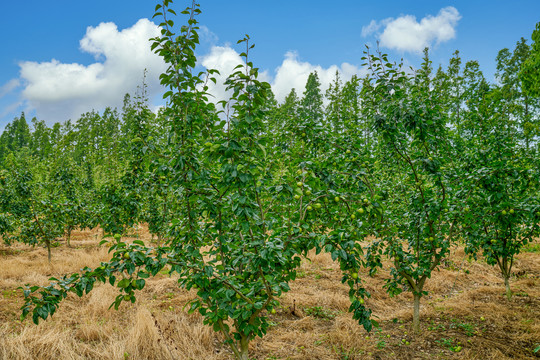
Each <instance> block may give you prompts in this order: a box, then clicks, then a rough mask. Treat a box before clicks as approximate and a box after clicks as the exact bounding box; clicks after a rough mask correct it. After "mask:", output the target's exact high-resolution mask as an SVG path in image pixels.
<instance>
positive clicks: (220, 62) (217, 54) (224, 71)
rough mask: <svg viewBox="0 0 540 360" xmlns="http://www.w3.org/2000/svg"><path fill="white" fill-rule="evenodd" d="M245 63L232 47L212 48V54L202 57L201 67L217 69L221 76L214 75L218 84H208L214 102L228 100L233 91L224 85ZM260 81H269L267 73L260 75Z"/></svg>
mask: <svg viewBox="0 0 540 360" xmlns="http://www.w3.org/2000/svg"><path fill="white" fill-rule="evenodd" d="M243 63H244V61H243V59H242V58H241V57H240V54H239V53H237V52H236V51H235V50H234V49H232V48H231V47H230V46H212V48H211V49H210V52H209V53H208V54H206V55H204V56H203V57H202V60H201V65H202V66H204V67H205V68H206V69H216V70H218V71H219V73H220V74H219V75H214V77H215V78H216V84H214V83H213V82H211V81H209V82H208V87H209V88H208V92H209V93H210V94H211V95H212V96H213V97H214V98H213V101H214V102H217V101H220V100H225V99H228V98H229V96H230V94H231V91H226V90H225V89H226V86H225V85H224V82H225V80H227V77H228V76H229V75H230V74H232V73H233V72H234V68H235V67H236V66H237V65H239V64H243ZM259 80H261V81H269V77H268V74H267V72H261V73H259Z"/></svg>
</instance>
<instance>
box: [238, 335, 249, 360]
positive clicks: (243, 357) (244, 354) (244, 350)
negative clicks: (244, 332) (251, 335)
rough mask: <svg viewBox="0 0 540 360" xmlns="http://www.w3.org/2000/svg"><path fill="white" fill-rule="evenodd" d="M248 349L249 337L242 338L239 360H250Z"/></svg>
mask: <svg viewBox="0 0 540 360" xmlns="http://www.w3.org/2000/svg"><path fill="white" fill-rule="evenodd" d="M248 348H249V339H248V337H247V336H242V339H240V356H239V358H238V360H249V357H248Z"/></svg>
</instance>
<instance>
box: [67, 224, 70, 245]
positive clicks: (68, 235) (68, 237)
mask: <svg viewBox="0 0 540 360" xmlns="http://www.w3.org/2000/svg"><path fill="white" fill-rule="evenodd" d="M67 246H68V247H71V227H69V228H68V231H67Z"/></svg>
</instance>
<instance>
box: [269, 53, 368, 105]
mask: <svg viewBox="0 0 540 360" xmlns="http://www.w3.org/2000/svg"><path fill="white" fill-rule="evenodd" d="M314 71H317V75H318V76H319V81H320V82H321V89H322V90H323V91H325V90H326V89H327V88H328V86H329V85H330V83H331V82H332V81H333V80H334V79H335V77H336V71H337V72H339V73H340V77H341V79H342V80H343V81H347V80H349V79H350V78H351V77H352V76H353V75H355V74H357V75H360V76H361V75H364V74H365V70H364V69H361V68H358V67H356V66H354V65H351V64H349V63H343V64H341V66H337V65H331V66H329V67H327V68H323V67H322V66H320V65H313V64H310V63H308V62H303V61H300V60H299V59H298V54H296V53H295V52H288V53H287V54H285V59H284V60H283V62H282V63H281V65H280V66H279V67H278V68H277V69H276V72H275V77H274V80H273V81H272V90H273V91H274V94H275V95H276V99H277V100H278V101H282V100H283V99H285V97H286V96H287V95H288V94H289V92H290V91H291V89H292V88H294V89H295V90H296V93H297V94H298V95H302V93H303V92H304V89H305V86H306V82H307V79H308V76H309V74H310V73H312V72H314Z"/></svg>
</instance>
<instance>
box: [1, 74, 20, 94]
mask: <svg viewBox="0 0 540 360" xmlns="http://www.w3.org/2000/svg"><path fill="white" fill-rule="evenodd" d="M20 85H21V82H20V80H19V79H11V80H9V81H8V82H7V83H5V84H4V85H2V86H1V87H0V98H3V97H4V96H6V95H7V94H9V93H10V92H12V91H13V90H15V89H16V88H18V87H19V86H20Z"/></svg>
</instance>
